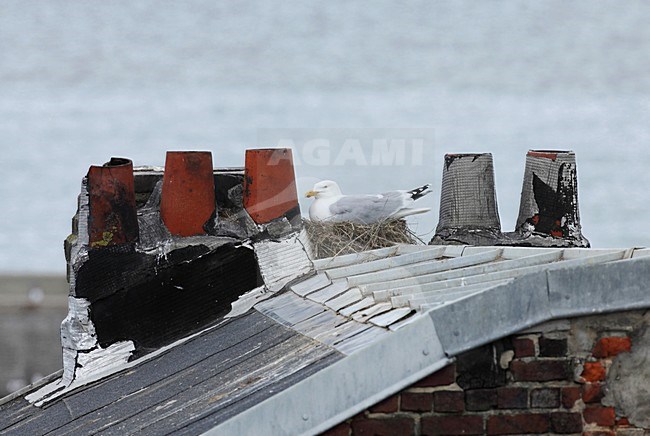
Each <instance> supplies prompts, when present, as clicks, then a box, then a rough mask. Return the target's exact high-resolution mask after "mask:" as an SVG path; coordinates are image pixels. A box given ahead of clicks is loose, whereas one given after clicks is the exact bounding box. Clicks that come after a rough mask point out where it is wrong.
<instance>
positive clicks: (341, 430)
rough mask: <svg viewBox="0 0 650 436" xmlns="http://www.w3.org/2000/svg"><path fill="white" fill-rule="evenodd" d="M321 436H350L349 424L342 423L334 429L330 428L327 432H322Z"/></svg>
mask: <svg viewBox="0 0 650 436" xmlns="http://www.w3.org/2000/svg"><path fill="white" fill-rule="evenodd" d="M323 435H326V436H349V435H350V423H349V422H342V423H340V424H339V425H337V426H336V427H332V428H330V429H329V430H327V431H325V432H323Z"/></svg>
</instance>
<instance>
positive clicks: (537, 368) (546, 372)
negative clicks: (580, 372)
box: [510, 360, 571, 382]
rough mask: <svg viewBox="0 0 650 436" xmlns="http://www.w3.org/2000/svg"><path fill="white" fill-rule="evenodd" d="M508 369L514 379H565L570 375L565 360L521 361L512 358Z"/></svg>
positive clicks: (540, 380) (541, 380)
mask: <svg viewBox="0 0 650 436" xmlns="http://www.w3.org/2000/svg"><path fill="white" fill-rule="evenodd" d="M510 371H511V372H512V376H513V377H514V380H515V381H538V382H543V381H551V380H566V379H568V378H569V377H570V375H571V373H570V371H569V365H568V364H567V362H566V361H565V360H534V361H532V362H522V361H520V360H513V361H512V363H511V364H510Z"/></svg>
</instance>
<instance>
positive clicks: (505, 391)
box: [497, 388, 528, 409]
mask: <svg viewBox="0 0 650 436" xmlns="http://www.w3.org/2000/svg"><path fill="white" fill-rule="evenodd" d="M497 407H498V408H499V409H525V408H527V407H528V389H526V388H499V389H497Z"/></svg>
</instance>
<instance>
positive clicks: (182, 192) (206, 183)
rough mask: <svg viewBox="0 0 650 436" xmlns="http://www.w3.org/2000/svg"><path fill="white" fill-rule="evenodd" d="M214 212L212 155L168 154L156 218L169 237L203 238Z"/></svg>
mask: <svg viewBox="0 0 650 436" xmlns="http://www.w3.org/2000/svg"><path fill="white" fill-rule="evenodd" d="M215 211H216V203H215V193H214V174H213V169H212V153H211V152H209V151H168V152H167V157H166V160H165V174H164V176H163V186H162V196H161V200H160V216H161V218H162V220H163V222H164V223H165V226H166V227H167V229H168V230H169V232H170V233H171V234H172V235H176V236H195V235H205V234H206V230H205V228H204V226H205V224H206V223H207V222H208V220H210V218H212V217H213V216H214V214H215Z"/></svg>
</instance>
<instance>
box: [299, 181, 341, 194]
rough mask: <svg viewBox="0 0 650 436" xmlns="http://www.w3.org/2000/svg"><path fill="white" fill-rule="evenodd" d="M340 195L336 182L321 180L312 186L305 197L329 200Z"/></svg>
mask: <svg viewBox="0 0 650 436" xmlns="http://www.w3.org/2000/svg"><path fill="white" fill-rule="evenodd" d="M337 195H341V188H339V185H338V184H337V183H336V182H333V181H332V180H323V181H322V182H318V183H316V184H315V185H314V187H313V188H312V190H311V191H308V192H307V193H306V194H305V196H307V197H316V198H329V197H336V196H337Z"/></svg>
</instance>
